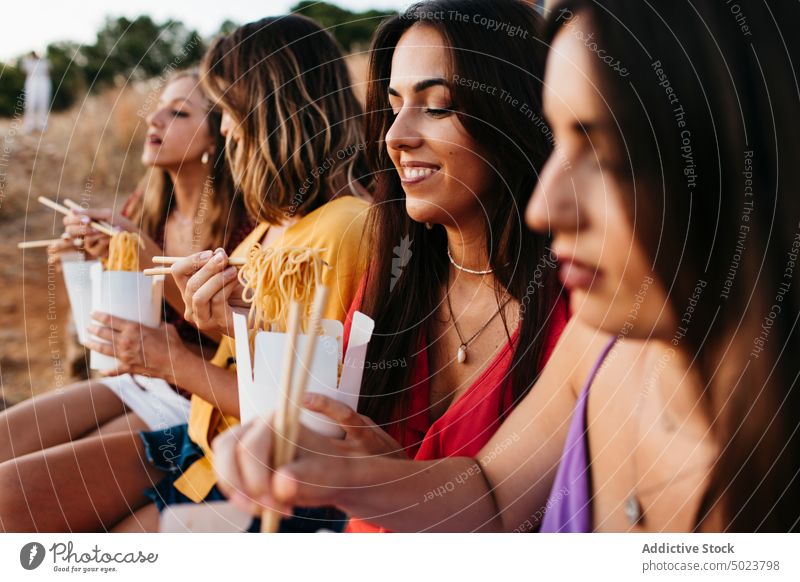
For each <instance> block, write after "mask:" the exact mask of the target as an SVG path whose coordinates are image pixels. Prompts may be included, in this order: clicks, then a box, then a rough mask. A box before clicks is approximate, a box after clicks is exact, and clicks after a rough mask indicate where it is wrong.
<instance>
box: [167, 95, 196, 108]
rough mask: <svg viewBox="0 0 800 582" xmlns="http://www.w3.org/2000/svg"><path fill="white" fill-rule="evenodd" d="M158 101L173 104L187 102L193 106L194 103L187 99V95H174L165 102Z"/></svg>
mask: <svg viewBox="0 0 800 582" xmlns="http://www.w3.org/2000/svg"><path fill="white" fill-rule="evenodd" d="M159 103H164V105H174V104H177V105H184V104H186V103H188V104H189V105H192V106H194V103H192V102H191V101H189V99H188V98H187V97H175V98H174V99H170V100H169V101H167V102H164V101H161V100H159Z"/></svg>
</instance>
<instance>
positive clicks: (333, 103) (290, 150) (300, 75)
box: [201, 15, 367, 224]
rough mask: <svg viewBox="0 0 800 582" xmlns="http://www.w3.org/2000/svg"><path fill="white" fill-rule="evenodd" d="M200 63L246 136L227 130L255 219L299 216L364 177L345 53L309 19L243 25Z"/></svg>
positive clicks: (209, 86) (357, 109)
mask: <svg viewBox="0 0 800 582" xmlns="http://www.w3.org/2000/svg"><path fill="white" fill-rule="evenodd" d="M201 69H202V73H203V75H202V82H203V84H204V86H205V87H206V92H207V93H208V94H209V95H210V96H211V98H212V99H214V100H215V101H216V102H217V103H218V104H219V105H220V106H222V107H223V108H224V109H225V111H226V112H229V113H230V115H231V118H232V120H233V122H234V123H235V125H236V128H237V129H236V131H238V132H240V134H241V140H239V141H238V142H233V140H232V139H231V135H230V134H229V135H228V139H227V144H226V145H227V147H226V152H227V154H226V155H228V156H229V162H230V164H231V167H232V168H233V169H234V175H235V178H236V181H237V185H238V186H239V187H240V188H241V189H242V192H243V194H244V199H245V206H246V208H247V210H248V212H249V213H250V215H251V216H252V217H254V218H256V219H258V220H259V221H262V222H268V223H270V224H279V223H281V222H283V220H284V218H286V217H287V216H289V215H294V214H297V215H300V216H302V215H304V214H307V213H308V212H310V211H312V210H314V209H315V208H317V207H319V206H321V205H322V204H324V203H325V202H327V199H328V198H332V197H334V196H336V195H337V194H339V193H340V192H341V191H342V190H344V189H346V188H348V186H350V185H351V184H352V183H353V182H354V180H357V179H362V180H363V179H364V177H365V176H366V175H367V170H366V166H365V163H364V156H363V152H364V141H363V134H362V129H361V115H362V109H361V105H360V104H359V102H358V100H357V99H356V97H355V94H354V93H353V90H352V87H351V82H350V75H349V73H348V70H347V67H346V64H345V61H344V56H343V55H342V52H341V50H340V49H339V47H338V45H337V44H336V41H334V39H333V38H332V37H331V36H330V35H329V34H328V33H327V32H325V31H324V30H322V29H321V28H320V27H319V26H318V25H317V24H316V23H315V22H313V21H312V20H309V19H308V18H305V17H303V16H298V15H288V16H281V17H274V18H264V19H262V20H259V21H257V22H251V23H249V24H245V25H244V26H241V27H239V28H238V29H236V30H235V31H234V32H232V33H231V34H229V35H227V36H223V37H220V38H217V39H216V40H215V41H214V43H213V44H212V46H211V48H210V49H209V50H208V52H207V53H206V56H205V58H204V59H203V64H202V67H201ZM347 193H348V194H350V193H354V192H350V191H348V192H347Z"/></svg>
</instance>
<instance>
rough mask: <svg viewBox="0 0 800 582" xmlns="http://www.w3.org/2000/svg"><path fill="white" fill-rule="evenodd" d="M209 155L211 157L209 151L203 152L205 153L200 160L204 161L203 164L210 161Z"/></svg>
mask: <svg viewBox="0 0 800 582" xmlns="http://www.w3.org/2000/svg"><path fill="white" fill-rule="evenodd" d="M208 157H209V156H208V152H203V155H202V157H201V158H200V161H201V162H202V163H203V165H206V164H207V163H208Z"/></svg>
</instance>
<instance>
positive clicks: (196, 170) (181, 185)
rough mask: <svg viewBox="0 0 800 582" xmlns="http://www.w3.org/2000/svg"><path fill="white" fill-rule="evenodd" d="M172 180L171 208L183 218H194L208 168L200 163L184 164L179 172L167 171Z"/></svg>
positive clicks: (207, 174)
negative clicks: (172, 197)
mask: <svg viewBox="0 0 800 582" xmlns="http://www.w3.org/2000/svg"><path fill="white" fill-rule="evenodd" d="M167 172H168V173H169V177H170V178H171V179H172V184H173V196H174V200H175V203H174V206H173V208H174V209H175V210H176V211H177V212H178V213H179V214H180V215H181V216H183V217H184V218H194V217H195V216H196V215H197V211H198V209H199V207H200V201H201V198H202V197H203V189H204V188H205V183H206V180H207V178H208V176H209V168H208V166H207V165H206V164H203V163H201V162H199V161H198V162H192V163H184V164H182V165H181V167H180V170H167Z"/></svg>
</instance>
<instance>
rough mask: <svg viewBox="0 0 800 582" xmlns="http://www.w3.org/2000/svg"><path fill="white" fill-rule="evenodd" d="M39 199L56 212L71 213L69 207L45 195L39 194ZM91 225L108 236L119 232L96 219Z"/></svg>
mask: <svg viewBox="0 0 800 582" xmlns="http://www.w3.org/2000/svg"><path fill="white" fill-rule="evenodd" d="M37 200H38V201H39V202H40V203H42V204H44V205H45V206H47V207H48V208H52V209H53V210H55V211H56V212H60V213H61V214H70V209H69V208H67V207H66V206H63V205H61V204H59V203H58V202H53V201H52V200H50V199H49V198H45V197H44V196H39V198H37ZM89 225H90V226H91V227H92V228H93V229H95V230H97V231H99V232H102V233H103V234H107V235H108V236H114V235H115V234H117V231H116V230H114V229H113V228H109V227H107V226H103V225H102V224H100V223H99V222H95V221H94V220H93V221H91V222H90V223H89Z"/></svg>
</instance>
